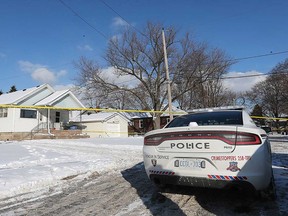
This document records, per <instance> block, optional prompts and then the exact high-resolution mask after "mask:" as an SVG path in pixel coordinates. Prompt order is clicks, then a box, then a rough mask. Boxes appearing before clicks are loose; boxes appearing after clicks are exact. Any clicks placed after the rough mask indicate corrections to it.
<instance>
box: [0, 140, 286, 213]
mask: <svg viewBox="0 0 288 216" xmlns="http://www.w3.org/2000/svg"><path fill="white" fill-rule="evenodd" d="M271 138H273V137H271ZM280 138H281V137H280ZM142 145H143V137H130V138H94V139H78V140H32V141H31V140H27V141H19V142H16V141H15V142H4V141H0V202H2V201H3V202H5V200H9V199H16V200H17V199H19V201H20V200H21V197H23V196H29V197H35V198H36V197H40V196H42V197H43V196H45V194H46V193H45V192H48V191H49V190H50V189H51V188H53V191H56V192H57V190H55V188H58V189H59V190H58V191H61V188H64V187H67V183H66V182H67V181H65V180H66V179H71V178H74V179H76V180H77V178H78V179H79V180H81V179H84V178H86V177H88V176H90V175H92V174H103V173H107V172H114V171H119V170H122V169H125V168H129V167H132V166H133V165H135V164H137V163H139V162H141V161H142V160H143V159H142ZM271 146H272V152H273V170H274V176H275V181H276V188H277V195H278V197H277V203H278V206H279V208H280V210H281V211H282V212H288V195H287V191H288V140H287V141H286V142H285V140H283V137H282V138H281V139H280V140H277V139H276V138H275V137H274V138H273V139H272V145H271ZM26 198H27V197H26ZM1 200H2V201H1ZM2 204H3V203H2ZM0 210H1V209H0Z"/></svg>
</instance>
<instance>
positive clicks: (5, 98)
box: [0, 84, 84, 108]
mask: <svg viewBox="0 0 288 216" xmlns="http://www.w3.org/2000/svg"><path fill="white" fill-rule="evenodd" d="M31 98H33V99H31ZM28 99H29V100H28ZM24 101H25V105H30V106H34V105H35V106H58V105H59V107H72V106H74V107H73V108H84V105H83V104H82V103H81V102H80V101H79V100H78V99H77V97H76V96H75V95H74V94H73V93H72V92H71V91H70V90H69V89H65V90H61V91H55V90H54V89H53V88H52V87H51V86H50V85H48V84H43V85H40V86H36V87H32V88H28V89H23V90H18V91H16V92H12V93H7V94H2V95H0V104H15V105H22V104H23V103H24ZM27 101H28V102H27Z"/></svg>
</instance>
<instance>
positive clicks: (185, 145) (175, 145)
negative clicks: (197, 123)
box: [170, 142, 210, 149]
mask: <svg viewBox="0 0 288 216" xmlns="http://www.w3.org/2000/svg"><path fill="white" fill-rule="evenodd" d="M170 147H171V149H174V148H177V149H210V143H201V142H198V143H171V145H170Z"/></svg>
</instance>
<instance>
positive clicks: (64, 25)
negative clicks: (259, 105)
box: [0, 0, 288, 92]
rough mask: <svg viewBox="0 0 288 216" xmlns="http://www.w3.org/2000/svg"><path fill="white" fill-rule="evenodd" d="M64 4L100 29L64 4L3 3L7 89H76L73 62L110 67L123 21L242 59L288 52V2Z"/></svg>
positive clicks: (245, 63)
mask: <svg viewBox="0 0 288 216" xmlns="http://www.w3.org/2000/svg"><path fill="white" fill-rule="evenodd" d="M62 1H63V2H65V3H66V4H67V5H68V6H69V7H71V8H72V9H73V10H74V11H76V12H77V14H79V15H80V16H81V17H82V18H84V19H85V20H86V21H87V22H88V23H89V24H90V25H92V26H93V27H94V28H91V27H90V26H89V25H87V24H86V23H85V22H83V20H81V19H80V18H79V17H78V16H76V15H75V14H73V12H71V10H69V9H68V8H67V7H65V6H64V5H63V4H62V3H61V2H60V1H59V0H1V1H0V4H1V6H0V29H1V33H0V72H1V73H0V74H1V76H0V90H2V91H3V92H7V91H9V89H10V87H11V86H12V85H16V87H17V89H24V88H29V87H33V86H35V85H38V84H43V83H50V84H51V85H52V86H54V87H56V88H58V89H60V88H63V87H67V86H71V85H72V84H73V82H74V81H73V78H75V77H76V74H77V72H78V71H77V69H76V68H75V67H74V65H73V61H77V60H78V59H79V58H80V56H86V57H89V58H93V59H95V60H97V61H100V62H101V63H104V61H103V58H102V57H103V55H104V53H105V49H106V47H107V46H106V45H107V39H106V38H110V37H113V36H115V35H117V34H119V32H120V31H121V29H122V28H123V25H125V24H126V23H125V22H123V20H121V18H120V17H119V16H118V14H120V15H121V16H122V17H123V18H125V20H127V21H128V22H129V23H130V24H131V25H133V26H135V27H136V28H137V29H140V30H141V28H143V26H144V25H145V23H146V22H147V21H155V22H161V23H163V25H164V26H163V27H164V28H165V26H170V25H173V26H175V27H177V28H179V29H180V32H181V33H185V32H190V33H192V35H193V36H194V38H195V40H197V41H200V42H207V43H208V44H209V45H210V46H211V47H218V48H221V49H223V50H224V51H225V52H226V53H227V54H228V55H229V56H231V57H232V58H236V59H237V58H243V57H250V56H257V55H265V54H270V53H272V54H273V53H277V52H282V51H287V50H288V43H287V40H288V37H287V35H288V28H287V23H288V13H287V11H288V1H287V0H273V1H272V0H271V1H268V0H240V1H231V0H201V1H196V0H177V1H174V0H158V1H155V0H62ZM103 1H104V2H106V4H107V5H109V6H110V7H111V8H113V10H114V11H116V12H117V13H118V14H117V13H115V12H114V11H113V10H111V8H109V7H107V5H105V4H104V3H103ZM95 29H97V30H99V31H101V32H102V33H103V34H105V36H106V38H104V37H103V36H102V35H100V34H99V33H98V32H97V31H96V30H95ZM287 57H288V52H286V53H283V54H278V55H269V56H266V57H261V58H251V59H247V60H241V61H239V62H238V63H236V64H235V65H233V66H232V67H231V68H230V70H229V75H231V76H233V75H235V76H239V75H245V74H258V73H259V74H261V73H267V72H269V71H270V70H271V69H272V68H273V67H274V66H275V65H276V64H277V63H279V62H281V61H284V60H285V59H286V58H287ZM103 66H105V65H103ZM264 78H265V76H259V77H254V78H249V79H248V78H245V79H244V78H243V79H232V80H227V81H226V84H227V86H230V87H231V88H233V89H234V90H247V89H249V88H250V87H251V85H252V84H254V83H256V82H257V81H259V80H263V79H264Z"/></svg>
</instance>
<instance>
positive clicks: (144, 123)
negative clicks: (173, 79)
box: [126, 106, 187, 134]
mask: <svg viewBox="0 0 288 216" xmlns="http://www.w3.org/2000/svg"><path fill="white" fill-rule="evenodd" d="M166 111H168V109H167V110H166ZM172 112H173V117H174V118H175V117H177V116H180V115H183V114H187V113H186V112H185V111H183V110H181V109H179V108H176V107H174V106H172ZM126 116H128V117H129V118H130V120H131V122H132V124H131V126H130V128H129V133H130V134H133V133H134V134H145V133H147V132H149V131H151V130H153V118H154V117H153V115H152V113H148V112H145V113H140V112H138V113H136V112H135V113H133V112H131V113H126ZM169 121H170V115H169V113H163V114H162V115H161V117H160V128H163V127H164V126H165V125H166V124H167V123H169Z"/></svg>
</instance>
